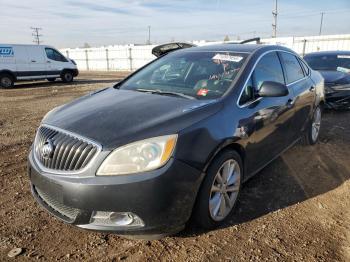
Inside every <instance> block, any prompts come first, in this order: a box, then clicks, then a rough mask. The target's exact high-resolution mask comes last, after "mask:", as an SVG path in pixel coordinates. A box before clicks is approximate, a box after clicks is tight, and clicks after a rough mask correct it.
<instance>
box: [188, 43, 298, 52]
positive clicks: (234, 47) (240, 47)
mask: <svg viewBox="0 0 350 262" xmlns="http://www.w3.org/2000/svg"><path fill="white" fill-rule="evenodd" d="M257 50H264V51H268V50H285V51H289V52H293V51H291V50H290V49H288V48H285V47H283V46H278V45H259V44H231V43H227V44H218V45H206V46H198V47H192V48H188V49H183V51H203V52H222V51H224V52H226V51H227V52H238V53H240V52H241V53H254V52H255V51H257Z"/></svg>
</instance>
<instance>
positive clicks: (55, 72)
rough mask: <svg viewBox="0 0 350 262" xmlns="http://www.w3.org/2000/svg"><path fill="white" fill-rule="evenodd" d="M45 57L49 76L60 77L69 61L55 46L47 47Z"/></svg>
mask: <svg viewBox="0 0 350 262" xmlns="http://www.w3.org/2000/svg"><path fill="white" fill-rule="evenodd" d="M45 58H46V63H47V67H48V70H47V76H48V77H51V78H52V77H59V76H60V74H61V72H62V70H63V69H64V68H66V67H67V64H68V63H69V61H68V60H67V59H66V58H65V57H64V56H63V55H62V54H61V53H60V52H58V51H57V50H55V49H53V48H49V47H46V48H45Z"/></svg>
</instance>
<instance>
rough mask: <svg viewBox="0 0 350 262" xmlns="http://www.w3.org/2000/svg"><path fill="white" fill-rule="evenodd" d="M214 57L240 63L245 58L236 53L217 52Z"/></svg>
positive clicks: (214, 58)
mask: <svg viewBox="0 0 350 262" xmlns="http://www.w3.org/2000/svg"><path fill="white" fill-rule="evenodd" d="M212 59H213V60H222V61H230V62H236V63H238V62H240V61H241V60H242V59H243V57H242V56H235V55H228V54H216V55H215V56H214V57H213V58H212Z"/></svg>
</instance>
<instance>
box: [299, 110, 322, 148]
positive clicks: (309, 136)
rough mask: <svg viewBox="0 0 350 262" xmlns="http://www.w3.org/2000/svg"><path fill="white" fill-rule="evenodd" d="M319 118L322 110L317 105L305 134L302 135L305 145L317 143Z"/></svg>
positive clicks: (320, 118) (319, 125)
mask: <svg viewBox="0 0 350 262" xmlns="http://www.w3.org/2000/svg"><path fill="white" fill-rule="evenodd" d="M321 120H322V110H321V107H320V106H317V107H316V109H315V111H314V114H313V117H312V121H311V123H310V126H309V128H308V130H307V132H306V134H305V135H304V139H303V142H304V144H305V145H314V144H316V143H317V141H318V138H319V136H320V129H321Z"/></svg>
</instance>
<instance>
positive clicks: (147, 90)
mask: <svg viewBox="0 0 350 262" xmlns="http://www.w3.org/2000/svg"><path fill="white" fill-rule="evenodd" d="M136 91H139V92H145V93H151V94H158V95H171V96H178V97H183V98H187V99H196V98H195V97H193V96H189V95H185V94H183V93H178V92H172V91H162V90H159V89H143V88H138V89H136Z"/></svg>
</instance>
